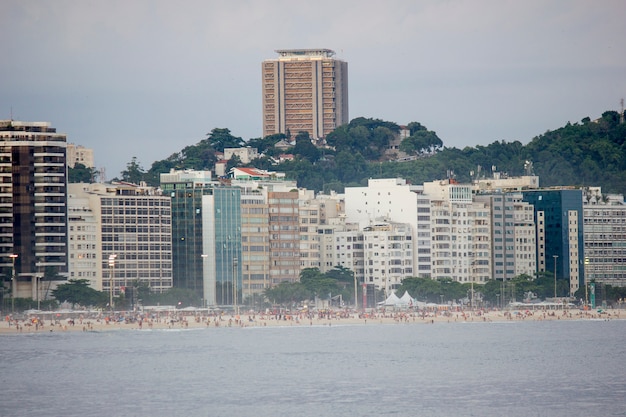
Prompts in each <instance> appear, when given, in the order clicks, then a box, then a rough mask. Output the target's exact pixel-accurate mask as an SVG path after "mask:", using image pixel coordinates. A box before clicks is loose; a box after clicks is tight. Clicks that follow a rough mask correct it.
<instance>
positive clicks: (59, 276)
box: [0, 120, 68, 299]
mask: <svg viewBox="0 0 626 417" xmlns="http://www.w3.org/2000/svg"><path fill="white" fill-rule="evenodd" d="M66 146H67V138H66V135H65V134H63V133H58V132H57V131H56V128H53V127H51V125H50V123H48V122H21V121H16V120H0V270H1V271H2V274H3V275H4V276H7V277H11V280H10V289H7V293H10V294H11V296H12V297H24V298H32V299H40V297H41V291H40V288H39V281H40V278H41V277H43V276H46V277H47V280H48V281H50V280H51V279H54V280H55V282H56V283H58V282H62V281H64V280H66V279H67V264H68V247H67V242H68V232H67V178H66V163H67V162H66ZM47 284H50V283H49V282H48V283H47Z"/></svg>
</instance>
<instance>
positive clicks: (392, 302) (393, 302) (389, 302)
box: [383, 293, 400, 307]
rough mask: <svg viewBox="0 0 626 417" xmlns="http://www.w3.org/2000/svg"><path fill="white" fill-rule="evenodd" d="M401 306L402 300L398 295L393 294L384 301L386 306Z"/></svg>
mask: <svg viewBox="0 0 626 417" xmlns="http://www.w3.org/2000/svg"><path fill="white" fill-rule="evenodd" d="M399 304H400V299H399V298H398V296H397V295H396V293H391V295H390V296H389V297H387V299H386V300H385V301H384V303H383V305H385V306H393V307H396V306H397V305H399Z"/></svg>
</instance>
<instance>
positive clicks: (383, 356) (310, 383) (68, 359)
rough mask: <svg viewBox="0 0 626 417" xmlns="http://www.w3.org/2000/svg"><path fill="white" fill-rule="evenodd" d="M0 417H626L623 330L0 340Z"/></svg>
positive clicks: (567, 325) (557, 324) (546, 325)
mask: <svg viewBox="0 0 626 417" xmlns="http://www.w3.org/2000/svg"><path fill="white" fill-rule="evenodd" d="M0 389H1V390H2V391H1V393H0V415H1V416H12V417H13V416H40V417H42V416H50V417H59V416H64V417H67V416H168V417H171V416H255V417H265V416H274V417H276V416H297V417H308V416H494V417H495V416H498V417H502V416H570V417H571V416H587V417H588V416H626V321H625V320H613V321H601V320H598V321H545V322H525V321H524V322H505V323H435V324H408V325H407V324H397V325H380V324H369V323H368V324H366V325H352V326H350V325H344V326H342V325H337V324H334V323H333V325H331V326H306V325H302V326H294V327H263V328H261V327H257V328H227V327H222V328H208V329H207V328H202V329H190V330H141V331H139V330H125V331H108V332H101V333H95V332H87V333H83V332H66V333H63V332H54V333H38V334H14V335H6V336H2V337H0Z"/></svg>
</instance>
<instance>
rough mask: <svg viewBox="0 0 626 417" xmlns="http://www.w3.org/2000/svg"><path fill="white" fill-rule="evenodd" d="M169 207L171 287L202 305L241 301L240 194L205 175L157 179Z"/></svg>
mask: <svg viewBox="0 0 626 417" xmlns="http://www.w3.org/2000/svg"><path fill="white" fill-rule="evenodd" d="M161 187H162V188H163V193H164V194H165V195H167V196H169V198H170V199H171V205H172V261H173V283H174V287H176V288H184V289H188V290H191V291H193V292H194V293H195V294H197V297H198V303H201V304H202V305H206V306H214V305H233V304H235V303H237V302H238V301H239V302H240V301H241V298H240V293H241V262H240V260H241V192H240V189H239V188H236V187H225V186H221V185H219V184H218V183H213V182H211V173H210V172H209V171H193V170H188V171H172V172H170V173H168V174H161Z"/></svg>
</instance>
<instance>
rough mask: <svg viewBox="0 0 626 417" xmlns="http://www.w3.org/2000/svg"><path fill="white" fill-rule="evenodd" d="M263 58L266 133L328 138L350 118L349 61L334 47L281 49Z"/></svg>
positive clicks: (264, 126) (264, 131)
mask: <svg viewBox="0 0 626 417" xmlns="http://www.w3.org/2000/svg"><path fill="white" fill-rule="evenodd" d="M276 52H277V53H278V55H279V57H278V58H277V59H269V60H266V61H263V64H262V77H263V136H267V135H272V134H275V133H286V134H287V133H288V134H289V135H290V136H296V135H297V134H298V132H301V131H305V132H308V133H309V135H310V136H311V137H312V138H314V139H319V138H323V137H325V136H326V135H327V134H328V133H330V132H332V131H333V130H334V129H335V128H337V127H338V126H341V125H343V124H346V123H348V122H349V119H348V63H347V62H344V61H341V60H338V59H335V58H333V56H334V55H335V52H334V51H332V50H330V49H281V50H277V51H276Z"/></svg>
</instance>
